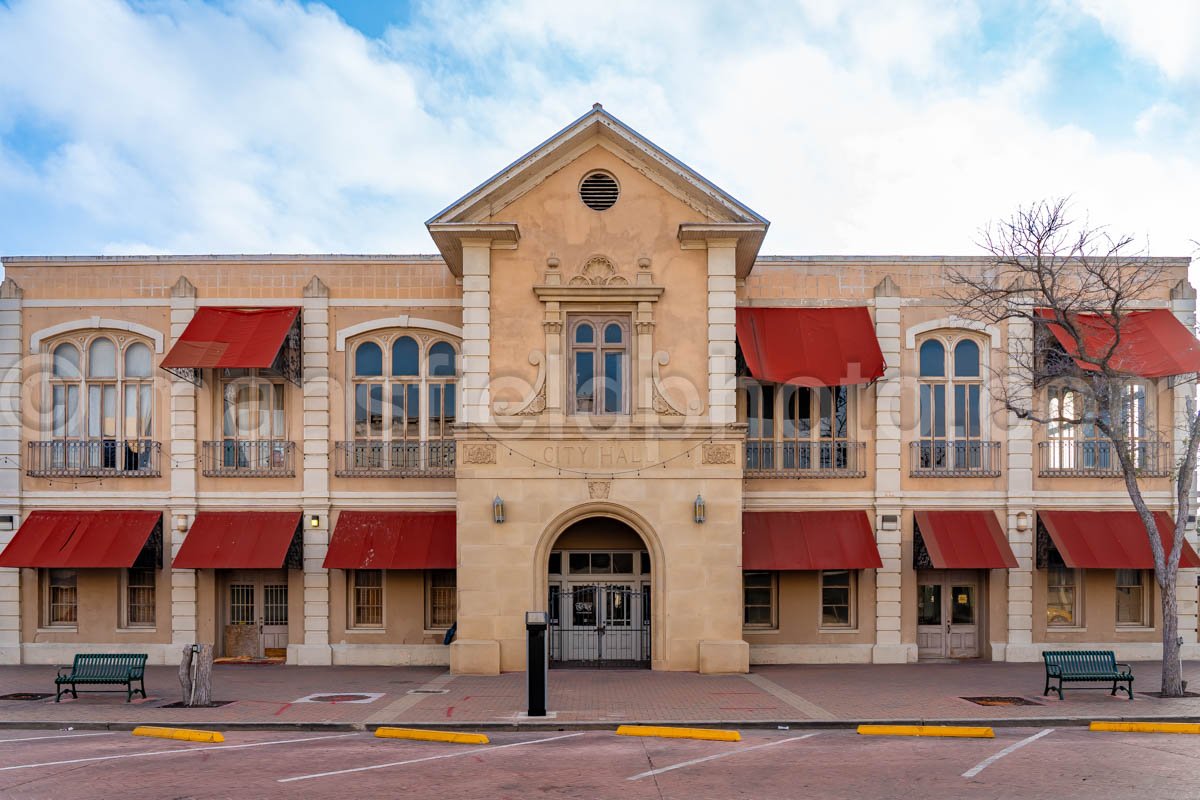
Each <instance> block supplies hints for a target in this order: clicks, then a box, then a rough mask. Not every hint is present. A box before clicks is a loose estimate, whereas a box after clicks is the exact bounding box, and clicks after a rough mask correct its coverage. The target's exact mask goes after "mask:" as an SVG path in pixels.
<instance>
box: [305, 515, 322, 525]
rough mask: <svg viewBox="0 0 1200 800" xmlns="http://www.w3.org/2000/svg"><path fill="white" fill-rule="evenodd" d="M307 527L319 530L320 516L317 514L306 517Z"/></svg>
mask: <svg viewBox="0 0 1200 800" xmlns="http://www.w3.org/2000/svg"><path fill="white" fill-rule="evenodd" d="M308 527H310V528H319V527H321V517H320V515H318V514H310V515H309V517H308Z"/></svg>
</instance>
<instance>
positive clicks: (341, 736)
mask: <svg viewBox="0 0 1200 800" xmlns="http://www.w3.org/2000/svg"><path fill="white" fill-rule="evenodd" d="M361 735H362V734H359V733H338V734H332V735H330V736H309V737H308V738H306V739H279V740H278V741H274V742H251V743H250V744H211V745H205V746H204V747H181V748H179V749H178V750H152V751H150V752H148V753H120V754H118V755H113V756H90V757H88V758H72V759H68V760H65V761H43V762H41V763H38V764H17V765H15V766H11V767H0V772H8V771H9V770H14V769H33V768H35V767H58V766H63V765H65V764H86V763H87V762H89V761H112V760H115V759H118V758H145V757H146V756H176V755H180V754H182V753H199V752H204V753H210V752H212V751H213V750H243V749H245V748H247V747H268V746H270V745H273V744H296V743H298V742H318V741H321V740H322V739H344V738H346V737H347V736H361Z"/></svg>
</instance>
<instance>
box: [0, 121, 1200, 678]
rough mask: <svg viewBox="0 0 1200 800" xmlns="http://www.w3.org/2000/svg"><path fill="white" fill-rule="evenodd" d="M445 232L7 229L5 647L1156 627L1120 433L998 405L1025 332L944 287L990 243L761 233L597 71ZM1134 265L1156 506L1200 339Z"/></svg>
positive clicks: (1110, 642) (1067, 399)
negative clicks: (372, 245) (619, 110)
mask: <svg viewBox="0 0 1200 800" xmlns="http://www.w3.org/2000/svg"><path fill="white" fill-rule="evenodd" d="M427 227H428V230H429V234H430V236H431V238H432V245H433V246H432V247H431V250H436V254H434V255H418V256H386V255H357V256H356V255H318V256H304V255H297V256H261V255H260V256H238V255H222V256H130V257H121V256H104V257H79V256H69V257H15V258H6V259H4V261H3V264H4V281H3V284H0V362H2V363H0V366H2V369H0V404H2V406H3V409H4V413H3V415H2V416H0V551H2V552H0V661H2V662H4V663H56V662H64V661H67V660H68V659H69V658H70V657H71V655H72V654H74V653H76V652H80V651H88V650H91V651H134V652H146V653H149V654H150V658H151V661H152V663H175V662H176V661H177V660H178V658H179V654H180V649H181V647H182V646H183V645H184V644H187V643H191V642H197V641H200V642H213V643H215V645H216V648H217V653H218V655H219V656H224V657H231V658H237V657H242V658H271V657H275V658H286V660H287V662H288V663H295V664H331V663H332V664H447V665H449V666H450V668H451V669H452V670H454V671H455V672H458V673H474V674H490V673H496V672H499V671H503V670H520V669H523V667H524V664H525V653H524V647H525V622H524V615H525V612H527V611H530V610H545V611H548V612H549V617H550V623H551V628H550V649H551V659H552V662H553V663H554V664H563V665H567V664H578V665H592V666H648V667H652V668H653V669H662V670H698V671H700V672H744V671H746V670H747V669H748V668H749V666H750V665H752V664H766V663H821V662H846V663H849V662H857V663H872V662H874V663H900V662H913V661H918V660H925V659H933V660H937V659H990V660H996V661H1029V660H1034V659H1038V658H1040V656H1039V653H1040V651H1041V650H1042V649H1044V648H1047V647H1052V648H1054V649H1061V648H1087V647H1103V648H1112V649H1115V650H1116V651H1117V654H1118V656H1119V657H1120V658H1123V659H1137V658H1155V657H1157V656H1158V655H1159V654H1160V653H1161V644H1160V642H1161V633H1160V631H1161V618H1160V612H1159V610H1158V609H1159V598H1158V588H1157V587H1156V585H1155V583H1154V581H1153V577H1152V573H1151V572H1150V569H1151V566H1152V560H1151V556H1150V548H1149V545H1148V544H1147V542H1146V541H1145V537H1144V533H1143V532H1142V531H1141V529H1140V526H1139V522H1138V519H1137V518H1136V516H1135V515H1134V513H1133V511H1132V506H1131V504H1130V501H1129V498H1128V496H1127V495H1126V492H1125V489H1124V486H1123V482H1122V480H1121V478H1120V475H1119V470H1118V469H1117V459H1116V456H1115V454H1114V453H1112V452H1111V451H1110V449H1109V446H1108V445H1107V444H1106V443H1105V441H1104V440H1103V439H1100V438H1097V435H1096V433H1095V432H1094V431H1092V430H1090V429H1089V428H1086V427H1074V426H1071V425H1055V426H1041V425H1036V424H1033V423H1031V422H1028V421H1022V420H1018V419H1016V418H1015V417H1014V416H1012V415H1009V414H1008V413H1007V412H1005V411H1004V410H1003V407H1002V405H1001V403H1000V400H999V390H998V386H997V384H996V381H997V380H1001V379H1004V378H998V377H997V375H998V374H999V375H1001V376H1003V375H1004V369H1005V365H1006V363H1007V360H1008V354H1009V353H1011V352H1013V351H1014V348H1016V347H1018V346H1020V345H1021V344H1022V343H1024V342H1027V341H1028V339H1029V337H1031V335H1032V332H1031V330H1030V329H1029V327H1028V326H1025V325H1021V324H1019V323H1011V324H1009V325H1007V326H1004V325H1000V326H989V325H983V324H980V323H977V322H974V321H971V320H968V319H964V318H962V317H961V316H959V315H958V314H957V313H956V311H957V309H956V307H955V305H954V303H953V302H951V301H949V300H947V299H946V289H947V286H948V284H947V275H948V273H949V272H950V271H951V270H965V271H980V270H984V269H986V268H987V266H988V260H987V259H985V258H959V257H953V258H950V257H936V258H928V257H890V256H887V257H884V256H880V257H874V256H872V257H859V256H838V257H820V256H778V255H775V256H773V255H765V254H763V253H762V252H761V248H762V246H763V242H764V238H765V236H766V233H767V228H768V222H767V220H765V219H764V218H763V217H761V216H759V215H758V214H757V213H755V212H754V211H753V210H751V209H750V208H749V207H747V206H746V205H744V204H743V203H742V202H740V201H739V200H737V199H735V198H733V197H731V196H729V195H728V194H726V193H725V192H724V191H722V190H721V189H719V188H718V187H717V186H715V185H714V184H713V183H711V182H709V181H708V180H707V179H706V178H705V177H703V176H701V175H698V174H697V173H695V172H694V171H692V170H691V169H689V168H688V167H687V166H685V165H684V164H683V163H681V162H680V161H678V160H677V159H676V158H674V157H673V156H672V155H670V154H668V153H666V152H664V151H663V150H662V149H660V148H658V147H657V146H655V145H654V144H653V143H652V142H650V141H648V140H647V139H645V138H643V137H642V136H641V135H639V134H638V133H637V132H635V131H633V130H631V129H630V128H628V127H627V126H626V125H624V124H622V123H621V122H620V121H618V120H617V119H615V118H614V117H612V116H611V115H609V114H608V113H607V112H606V111H604V110H603V108H601V107H600V106H598V105H597V106H596V107H594V108H593V109H592V110H591V111H590V112H589V113H587V114H586V115H584V116H583V117H581V118H580V119H578V120H576V121H575V122H573V123H571V124H570V125H569V126H568V127H567V128H565V129H563V130H562V131H560V132H558V133H556V134H555V135H554V136H553V137H551V138H550V139H549V140H547V141H546V142H545V143H543V144H541V145H539V146H538V147H537V148H536V149H534V150H532V151H531V152H529V153H528V154H526V155H524V156H522V157H521V158H520V159H519V160H517V161H516V162H514V163H513V164H512V165H510V166H508V167H506V168H505V169H504V170H503V171H501V172H500V173H498V174H497V175H495V176H493V177H491V178H489V179H488V180H487V181H486V182H484V183H483V184H482V185H480V186H479V187H478V188H476V189H474V190H472V191H471V192H470V193H468V194H467V195H465V196H464V197H462V198H461V199H459V200H457V201H455V202H454V203H453V204H451V205H450V206H448V207H447V208H446V209H445V210H443V211H441V212H439V213H437V214H436V215H435V216H434V217H433V218H432V219H430V220H429V222H428V223H427ZM1155 263H1156V264H1158V265H1160V266H1161V267H1163V268H1164V269H1165V270H1166V271H1167V273H1168V274H1169V275H1170V276H1171V280H1170V282H1169V284H1168V285H1167V286H1165V287H1164V288H1163V289H1162V292H1161V294H1160V295H1159V296H1156V297H1153V298H1148V299H1146V300H1145V301H1144V306H1145V307H1144V308H1141V309H1139V310H1138V311H1137V312H1136V314H1135V316H1134V318H1135V319H1136V321H1137V323H1138V324H1137V325H1136V326H1133V327H1132V328H1131V332H1130V333H1129V334H1128V336H1127V337H1126V340H1125V341H1124V342H1123V344H1122V347H1124V348H1127V350H1128V352H1129V354H1130V355H1131V358H1130V361H1129V363H1136V364H1137V365H1138V368H1137V373H1138V374H1137V375H1136V376H1133V377H1131V380H1130V383H1129V386H1128V392H1129V397H1128V407H1129V408H1131V409H1132V411H1131V413H1130V414H1129V415H1128V420H1127V425H1128V426H1129V435H1130V436H1131V437H1133V438H1134V439H1135V440H1136V441H1137V452H1138V458H1139V459H1140V462H1141V465H1142V477H1141V478H1140V480H1141V482H1142V487H1143V489H1144V491H1145V493H1146V496H1147V498H1148V500H1149V502H1150V503H1151V504H1152V506H1153V507H1154V508H1155V509H1156V510H1158V511H1161V512H1162V513H1163V514H1170V513H1171V512H1172V503H1173V496H1172V491H1171V487H1172V479H1171V473H1172V471H1173V469H1174V454H1175V453H1178V452H1180V440H1179V436H1180V434H1179V433H1178V431H1179V429H1180V426H1179V424H1178V423H1179V422H1180V420H1181V418H1183V415H1185V414H1186V409H1185V407H1184V402H1185V400H1186V399H1187V398H1190V397H1191V396H1192V394H1193V392H1194V383H1192V382H1191V381H1190V380H1188V379H1189V378H1191V377H1192V376H1193V374H1194V373H1196V372H1198V371H1200V358H1198V356H1197V345H1196V343H1195V340H1194V339H1193V338H1192V336H1191V333H1190V329H1191V326H1192V325H1193V323H1194V314H1195V297H1196V295H1195V292H1194V291H1193V290H1192V288H1191V287H1190V286H1189V284H1188V282H1187V269H1188V264H1189V260H1188V259H1186V258H1175V259H1157V260H1156V261H1155ZM1181 376H1182V377H1181ZM1035 399H1036V403H1037V404H1038V405H1039V408H1041V409H1043V410H1044V411H1045V412H1046V413H1048V414H1051V415H1053V414H1054V413H1055V411H1056V409H1058V410H1060V411H1061V410H1062V409H1064V408H1068V407H1069V406H1067V405H1066V404H1073V403H1074V402H1075V397H1074V396H1073V394H1072V393H1071V392H1070V390H1069V389H1068V388H1066V387H1063V386H1059V385H1054V384H1051V385H1049V386H1045V387H1038V388H1037V389H1036V394H1035ZM1163 524H1164V528H1163V530H1164V531H1166V530H1169V529H1170V525H1169V521H1166V520H1165V519H1164V522H1163ZM1188 535H1189V538H1190V539H1191V540H1192V545H1194V544H1195V540H1194V537H1195V532H1194V530H1190V531H1189V534H1188ZM1183 566H1184V568H1183V569H1181V571H1180V573H1179V598H1180V603H1179V607H1180V612H1181V615H1182V619H1181V625H1180V627H1181V630H1182V632H1183V637H1184V641H1185V644H1184V654H1185V656H1187V657H1191V658H1196V657H1200V648H1198V646H1197V636H1196V627H1197V591H1196V583H1197V577H1196V576H1197V571H1196V568H1197V567H1200V559H1197V556H1196V553H1195V552H1194V550H1193V549H1192V547H1191V546H1189V547H1188V548H1186V549H1185V552H1184V564H1183ZM452 626H453V634H454V635H453V637H451V636H448V632H450V631H451V629H452ZM450 638H453V641H452V643H450V644H446V643H445V642H446V641H448V640H449V639H450Z"/></svg>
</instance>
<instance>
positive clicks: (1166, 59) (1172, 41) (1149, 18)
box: [1076, 0, 1200, 83]
mask: <svg viewBox="0 0 1200 800" xmlns="http://www.w3.org/2000/svg"><path fill="white" fill-rule="evenodd" d="M1076 2H1078V4H1079V6H1080V8H1081V9H1082V10H1083V11H1084V12H1085V13H1087V14H1090V15H1091V16H1093V17H1095V18H1096V20H1097V21H1098V22H1099V23H1100V25H1101V26H1102V27H1103V28H1104V31H1105V33H1107V34H1108V35H1109V36H1111V37H1112V38H1113V39H1115V40H1116V41H1118V42H1120V43H1121V45H1122V46H1124V47H1125V48H1126V49H1127V50H1129V52H1130V53H1132V54H1133V55H1135V56H1137V57H1139V58H1142V59H1145V60H1147V61H1149V62H1151V63H1152V64H1155V65H1156V66H1157V67H1158V68H1159V69H1160V70H1161V71H1162V73H1163V74H1164V75H1166V76H1167V77H1168V78H1170V79H1171V80H1175V81H1182V80H1187V81H1193V82H1196V83H1200V48H1198V47H1197V43H1198V42H1200V3H1197V2H1196V0H1076Z"/></svg>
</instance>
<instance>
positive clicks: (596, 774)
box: [0, 728, 1200, 800]
mask: <svg viewBox="0 0 1200 800" xmlns="http://www.w3.org/2000/svg"><path fill="white" fill-rule="evenodd" d="M490 736H491V743H490V744H487V745H479V746H471V745H453V744H441V743H430V742H414V741H397V740H385V739H376V738H375V737H373V736H372V735H371V734H370V733H366V732H355V733H303V732H279V731H271V732H263V731H246V732H231V733H228V734H227V735H226V741H225V742H224V743H223V744H195V743H191V742H177V741H170V740H163V739H153V738H143V737H134V736H132V735H131V734H130V733H129V732H127V731H120V732H98V731H53V730H27V731H24V730H5V731H3V732H0V796H2V797H5V798H64V797H76V796H86V797H117V796H120V797H123V798H164V797H171V798H234V797H237V798H246V797H263V798H268V797H290V798H295V797H366V796H405V797H415V798H427V797H428V798H489V799H494V798H522V799H523V800H524V799H527V798H533V797H553V798H560V797H561V798H589V799H591V798H618V797H619V798H622V799H623V800H624V799H629V800H632V799H633V798H685V799H686V800H697V799H698V798H722V799H723V798H735V797H747V798H750V797H752V798H791V797H820V798H843V797H844V798H855V799H856V800H863V799H864V798H885V797H898V796H903V795H914V796H920V797H923V798H960V797H972V798H973V797H979V798H1043V797H1045V798H1056V800H1061V798H1063V797H1076V796H1083V795H1084V794H1086V796H1087V797H1089V798H1128V797H1130V796H1133V795H1134V794H1135V793H1136V794H1142V795H1148V794H1154V795H1157V796H1160V797H1171V798H1194V797H1200V736H1195V735H1192V736H1189V735H1172V734H1124V733H1093V732H1089V731H1088V730H1086V729H1084V728H1060V729H1038V728H1033V729H1025V728H998V729H996V738H994V739H933V738H910V737H874V736H860V735H858V734H857V733H855V732H854V731H852V730H827V731H819V732H818V731H811V730H788V731H784V730H746V731H743V732H742V737H743V738H742V741H741V742H737V743H725V742H711V741H695V740H686V739H651V738H631V737H623V736H617V735H615V734H613V733H612V732H610V731H558V732H537V733H531V732H524V731H522V732H511V733H509V732H505V733H495V734H490Z"/></svg>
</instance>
